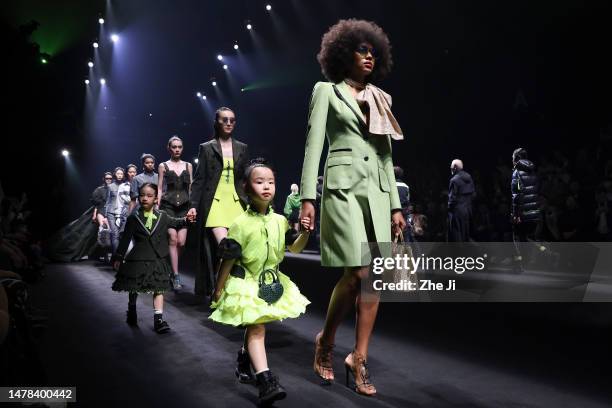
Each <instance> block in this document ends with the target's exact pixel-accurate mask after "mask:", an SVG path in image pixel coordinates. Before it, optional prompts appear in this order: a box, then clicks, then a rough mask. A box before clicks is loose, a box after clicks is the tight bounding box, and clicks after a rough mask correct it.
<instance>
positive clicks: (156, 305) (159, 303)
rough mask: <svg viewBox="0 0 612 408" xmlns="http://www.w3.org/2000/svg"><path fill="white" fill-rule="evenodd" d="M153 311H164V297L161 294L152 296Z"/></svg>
mask: <svg viewBox="0 0 612 408" xmlns="http://www.w3.org/2000/svg"><path fill="white" fill-rule="evenodd" d="M153 309H155V310H159V311H160V312H163V311H164V295H163V294H162V293H154V294H153Z"/></svg>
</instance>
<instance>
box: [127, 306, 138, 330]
mask: <svg viewBox="0 0 612 408" xmlns="http://www.w3.org/2000/svg"><path fill="white" fill-rule="evenodd" d="M125 313H126V314H127V319H126V320H125V321H126V322H127V324H129V325H130V326H137V325H138V314H137V313H136V305H128V310H127V312H125Z"/></svg>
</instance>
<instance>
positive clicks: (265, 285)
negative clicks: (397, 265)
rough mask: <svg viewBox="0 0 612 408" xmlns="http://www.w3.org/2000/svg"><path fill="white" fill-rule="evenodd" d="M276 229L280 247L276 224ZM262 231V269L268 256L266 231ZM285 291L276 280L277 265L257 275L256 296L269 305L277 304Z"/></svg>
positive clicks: (268, 246)
mask: <svg viewBox="0 0 612 408" xmlns="http://www.w3.org/2000/svg"><path fill="white" fill-rule="evenodd" d="M276 227H277V228H278V241H279V243H278V244H279V247H280V227H279V226H278V223H277V224H276ZM264 231H265V235H266V249H267V251H266V260H265V261H264V268H265V267H266V262H268V256H269V254H270V244H269V243H268V230H267V229H266V227H265V226H264ZM267 276H270V279H268V281H269V282H266V280H267V279H266V277H267ZM284 291H285V289H284V288H283V284H282V283H281V282H280V280H279V279H278V265H277V266H276V269H265V270H263V271H262V272H261V273H260V274H259V291H258V293H257V296H259V297H260V298H261V299H263V300H265V301H266V303H268V304H269V305H271V304H273V303H276V302H278V300H279V299H280V298H281V297H282V296H283V292H284Z"/></svg>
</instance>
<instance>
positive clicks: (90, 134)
mask: <svg viewBox="0 0 612 408" xmlns="http://www.w3.org/2000/svg"><path fill="white" fill-rule="evenodd" d="M52 3H53V4H50V2H47V1H43V0H28V1H21V2H19V3H18V4H14V5H6V4H5V5H3V8H4V9H5V10H4V12H3V16H4V18H3V19H2V35H0V38H1V39H2V40H1V41H2V42H3V44H2V50H3V51H4V56H5V57H6V58H5V63H4V67H5V69H6V68H8V69H7V70H6V71H5V74H4V75H5V76H4V81H3V83H4V84H3V95H4V98H3V104H4V105H5V106H4V108H3V109H2V112H3V116H4V117H3V119H2V122H3V124H4V137H3V146H4V147H3V149H2V151H3V153H4V154H3V155H2V162H1V163H2V172H1V173H0V174H1V177H2V179H1V180H2V185H3V188H4V190H5V194H7V195H13V196H17V195H19V194H20V193H21V192H22V191H25V192H27V193H28V196H29V206H30V207H31V209H33V210H37V211H35V216H34V218H33V223H34V224H35V225H36V226H37V227H39V228H38V229H39V230H42V231H43V234H47V233H50V232H52V230H54V229H56V228H57V227H59V226H60V225H62V224H64V223H66V222H67V221H68V220H70V219H71V218H74V217H75V216H77V215H78V214H80V213H81V212H82V211H84V210H85V208H86V207H87V206H88V199H89V195H90V193H91V191H92V190H93V189H94V188H95V187H96V186H97V185H99V184H101V183H100V182H101V176H102V172H103V171H106V170H111V169H112V168H114V167H115V166H118V165H121V166H126V165H127V164H128V163H135V164H139V157H140V154H141V153H142V152H150V153H153V154H155V155H156V157H157V158H158V161H162V160H166V159H167V157H168V154H167V152H166V151H165V144H166V142H167V140H168V138H169V137H170V136H171V135H173V134H178V135H179V136H180V137H181V138H183V140H184V144H185V152H184V159H186V160H190V159H193V158H194V157H195V156H196V154H197V146H198V144H199V143H202V142H204V141H206V140H208V139H209V138H210V136H211V124H212V116H211V112H212V111H214V109H216V108H217V107H218V106H222V105H227V106H230V107H232V108H233V109H235V111H236V114H237V117H238V121H239V122H238V128H237V132H236V137H237V138H238V139H240V140H243V141H245V142H246V143H248V144H249V146H250V148H251V153H252V155H253V156H255V155H263V156H265V157H267V158H268V159H269V160H271V161H272V163H274V164H275V166H276V168H277V199H276V201H277V208H278V207H281V208H282V205H283V204H284V198H285V196H286V195H287V194H288V193H289V185H290V183H292V182H298V183H299V177H300V171H301V165H302V157H303V156H302V152H303V145H304V139H305V127H306V126H305V125H306V116H307V104H308V99H309V96H310V93H311V90H312V86H313V85H314V83H315V82H316V81H318V80H323V77H322V74H321V72H320V68H319V66H318V63H317V62H316V54H317V52H318V50H319V46H320V39H321V36H322V34H323V33H324V32H325V31H326V30H327V28H328V27H329V26H330V25H332V24H333V23H335V22H336V21H337V20H338V19H340V18H348V17H356V18H364V19H368V20H373V21H375V22H377V23H378V24H380V25H381V26H382V27H383V28H384V30H385V31H386V32H387V33H388V35H389V37H390V39H391V42H392V45H393V58H394V63H395V64H394V69H393V71H392V73H391V75H390V77H389V78H388V79H386V80H385V81H384V82H383V83H382V84H380V86H381V87H382V88H383V89H385V90H386V91H387V92H389V93H390V94H391V95H392V96H393V102H394V104H393V110H394V114H395V115H396V117H397V118H398V120H399V121H400V124H401V126H402V128H403V130H404V133H405V140H404V141H402V142H398V143H394V160H395V162H396V164H398V165H400V166H402V167H403V168H404V169H405V170H406V174H407V177H406V178H407V181H408V182H409V184H410V185H411V187H412V194H413V200H414V201H416V202H418V203H421V204H423V205H427V204H428V203H429V202H430V201H432V200H434V201H436V202H437V200H440V202H443V201H444V199H443V198H442V197H441V192H442V191H443V190H444V189H445V188H446V187H447V183H448V176H449V173H448V167H449V164H450V161H451V160H452V159H453V158H455V157H459V158H462V159H463V160H464V162H465V166H466V169H467V170H468V171H470V172H471V173H473V175H475V178H476V179H477V184H479V183H480V184H481V185H482V186H491V187H490V188H489V187H486V188H485V187H482V188H483V189H484V190H490V189H495V188H497V189H498V190H500V191H498V192H497V194H498V195H499V196H504V197H506V196H509V191H507V190H509V185H508V186H507V185H503V186H501V187H499V186H497V185H496V184H494V181H488V180H487V177H490V176H491V177H492V176H493V175H494V173H495V171H496V168H497V167H499V165H500V164H501V163H502V162H503V163H505V165H507V166H510V156H511V153H512V150H513V149H514V148H515V147H518V146H519V145H520V146H524V147H527V148H528V150H529V151H530V153H531V156H532V158H534V160H535V161H536V162H537V163H539V162H542V161H546V160H548V159H547V157H552V158H553V159H551V160H553V161H554V158H555V157H558V156H559V155H561V156H562V157H566V158H568V160H574V157H575V156H576V154H577V152H579V151H580V149H583V152H585V154H586V155H587V157H588V161H589V163H590V164H591V165H592V166H593V169H592V170H593V177H597V180H595V181H594V182H593V184H594V186H593V191H588V194H587V195H588V196H589V197H590V196H591V195H592V194H593V192H594V191H595V190H594V189H595V188H597V187H596V186H597V185H598V183H599V182H600V181H601V180H603V178H604V174H603V169H604V166H605V163H606V160H607V157H609V156H606V155H607V152H609V150H607V149H609V143H610V138H609V133H610V132H609V129H610V124H611V123H612V118H611V115H610V112H611V110H610V108H611V104H612V99H611V98H610V95H611V92H610V91H611V88H612V86H611V85H612V83H611V80H610V72H612V69H611V68H612V66H611V65H612V64H611V63H610V59H609V58H608V54H609V22H610V17H611V15H612V13H610V11H611V10H610V6H609V4H608V2H605V1H601V2H595V1H592V2H583V1H560V2H532V1H495V2H490V1H469V2H460V3H459V2H454V1H414V2H395V1H343V0H340V1H318V0H316V1H308V2H306V1H297V0H293V1H283V2H273V3H271V4H272V5H273V10H272V13H269V12H267V11H266V10H265V4H266V2H263V1H249V0H242V1H236V0H227V1H224V2H203V1H198V0H177V1H172V2H162V1H155V2H151V1H144V0H134V1H129V2H119V1H114V2H108V1H107V2H105V1H88V2H82V1H76V0H73V1H68V0H63V1H54V2H52ZM99 16H103V17H104V18H105V19H106V24H105V25H104V26H103V29H104V33H101V32H100V31H99V30H100V25H99V24H98V22H97V19H98V17H99ZM31 20H35V21H37V22H38V23H39V24H40V25H39V26H38V27H37V28H36V29H35V30H33V28H35V27H33V26H31V25H30V26H29V27H30V29H28V28H27V27H28V26H24V25H27V24H28V22H30V21H31ZM246 20H250V21H251V22H252V24H253V25H254V33H255V34H254V35H255V36H256V40H255V41H254V40H253V38H252V35H251V33H249V32H248V31H247V30H246V29H245V22H246ZM111 32H116V33H118V34H119V35H120V36H121V39H120V41H119V42H118V43H117V44H112V43H110V41H109V40H108V35H109V34H110V33H111ZM95 39H98V41H99V42H100V48H99V49H98V53H97V55H94V49H93V48H92V45H91V44H92V41H94V40H95ZM234 41H238V42H239V44H240V55H241V56H240V57H239V56H237V54H236V52H235V51H234V50H233V48H232V46H233V43H234ZM219 53H220V54H223V55H225V56H227V57H226V59H225V60H226V61H227V63H228V64H229V66H230V69H229V71H230V75H231V77H232V79H233V81H229V80H228V78H227V75H226V73H225V72H224V71H223V69H222V67H221V65H222V63H220V62H219V61H217V59H216V55H217V54H219ZM43 57H44V58H46V59H47V60H48V63H47V64H42V63H41V61H40V60H41V58H43ZM92 59H93V60H94V62H95V63H96V66H95V68H94V72H93V74H92V75H91V76H90V80H91V84H90V85H89V86H86V85H85V84H84V82H83V81H84V79H86V78H88V67H87V65H86V63H87V61H89V60H92ZM102 76H103V77H105V78H106V80H107V85H106V87H105V88H104V89H103V90H102V91H101V90H100V86H99V84H98V79H99V78H100V77H102ZM213 76H214V77H215V78H216V79H217V82H218V84H219V85H218V87H217V88H218V90H219V91H220V92H222V95H221V94H218V93H216V91H215V89H214V88H213V87H212V86H211V85H210V80H211V77H213ZM240 88H246V90H245V92H240ZM197 91H201V92H203V93H204V94H206V95H207V97H208V100H207V102H205V103H204V102H202V101H200V100H198V99H197V98H196V96H195V93H196V92H197ZM104 107H106V109H104ZM64 147H66V148H68V149H69V150H70V151H71V156H70V159H69V162H68V161H66V160H64V158H63V157H62V156H61V155H60V150H61V149H62V148H64ZM568 171H570V173H571V171H572V169H571V167H570V169H569V170H568ZM587 177H588V176H587ZM583 184H584V183H583ZM492 194H493V193H491V194H487V193H485V194H481V195H480V197H481V199H483V200H489V201H492V200H494V198H493V195H492ZM588 201H589V200H586V202H587V204H588ZM42 210H44V211H42ZM36 214H37V215H36ZM589 220H590V218H589ZM589 222H591V221H589Z"/></svg>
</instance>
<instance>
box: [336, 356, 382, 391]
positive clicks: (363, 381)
mask: <svg viewBox="0 0 612 408" xmlns="http://www.w3.org/2000/svg"><path fill="white" fill-rule="evenodd" d="M344 368H345V370H346V386H347V387H349V388H351V387H350V385H349V384H350V383H349V372H350V373H351V374H352V376H353V379H354V380H355V385H354V387H353V390H354V391H355V392H356V393H357V394H361V395H367V396H372V395H375V394H376V387H374V384H372V382H371V381H370V373H369V372H368V363H367V362H366V361H365V358H364V357H363V356H362V355H361V354H359V353H358V352H357V351H356V350H353V351H352V352H351V353H350V354H349V355H348V356H346V359H345V360H344Z"/></svg>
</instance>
